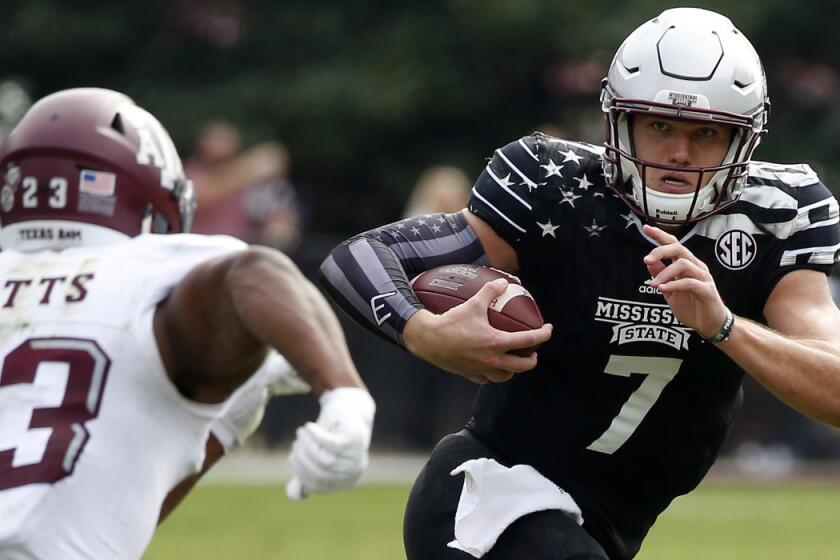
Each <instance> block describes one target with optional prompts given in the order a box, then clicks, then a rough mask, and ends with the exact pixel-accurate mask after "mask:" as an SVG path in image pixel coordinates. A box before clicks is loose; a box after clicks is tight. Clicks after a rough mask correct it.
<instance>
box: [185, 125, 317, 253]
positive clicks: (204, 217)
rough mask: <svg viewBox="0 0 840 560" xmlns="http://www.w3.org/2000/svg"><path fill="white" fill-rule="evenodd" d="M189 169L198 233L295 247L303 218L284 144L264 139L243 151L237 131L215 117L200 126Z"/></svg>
mask: <svg viewBox="0 0 840 560" xmlns="http://www.w3.org/2000/svg"><path fill="white" fill-rule="evenodd" d="M185 168H186V174H187V176H188V177H189V178H190V179H192V181H193V183H195V189H196V195H197V197H198V211H197V212H196V215H195V221H194V222H193V228H192V229H193V231H194V232H196V233H225V234H228V235H233V236H235V237H238V238H240V239H242V240H244V241H247V242H249V243H262V244H265V245H271V246H273V247H275V248H278V249H282V250H290V249H293V248H294V247H295V246H297V244H298V242H299V240H300V229H301V218H300V212H299V209H298V201H297V195H296V193H295V189H294V187H293V186H292V184H291V183H290V182H289V181H288V179H287V175H288V172H289V154H288V152H287V151H286V148H285V147H284V146H283V145H281V144H279V143H276V142H265V143H262V144H258V145H256V146H254V147H252V148H250V149H248V150H245V151H242V150H241V139H240V134H239V130H238V129H237V128H236V127H235V126H234V125H232V124H231V123H228V122H225V121H212V122H210V123H208V124H206V125H205V126H203V127H202V129H201V131H200V133H199V135H198V139H197V141H196V146H195V151H194V153H193V155H192V156H191V157H190V158H189V159H188V160H187V161H186V163H185Z"/></svg>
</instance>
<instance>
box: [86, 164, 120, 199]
mask: <svg viewBox="0 0 840 560" xmlns="http://www.w3.org/2000/svg"><path fill="white" fill-rule="evenodd" d="M116 183H117V176H116V175H115V174H113V173H108V172H107V171H91V170H90V169H82V174H81V176H80V177H79V191H81V192H84V193H89V194H97V195H100V196H113V195H114V187H115V186H116Z"/></svg>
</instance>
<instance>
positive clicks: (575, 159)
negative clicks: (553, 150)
mask: <svg viewBox="0 0 840 560" xmlns="http://www.w3.org/2000/svg"><path fill="white" fill-rule="evenodd" d="M560 153H561V154H563V155H564V156H565V159H563V163H566V162H567V161H573V162H575V165H580V160H582V159H583V157H581V156H579V155H577V154H576V153H575V152H574V150H572V149H571V148H569V151H568V152H560Z"/></svg>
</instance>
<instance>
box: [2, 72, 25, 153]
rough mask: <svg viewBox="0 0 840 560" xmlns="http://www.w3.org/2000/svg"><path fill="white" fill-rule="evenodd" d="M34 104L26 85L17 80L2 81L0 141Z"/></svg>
mask: <svg viewBox="0 0 840 560" xmlns="http://www.w3.org/2000/svg"><path fill="white" fill-rule="evenodd" d="M30 105H32V99H31V98H30V97H29V94H28V93H26V90H25V89H24V87H23V86H22V85H21V84H20V83H18V82H16V81H15V80H4V81H2V82H0V141H2V140H3V138H5V137H6V135H7V134H8V133H9V132H10V131H11V130H12V128H13V127H14V126H15V125H16V124H17V122H18V121H19V120H20V118H21V117H22V116H23V114H24V113H25V112H26V110H27V109H29V106H30Z"/></svg>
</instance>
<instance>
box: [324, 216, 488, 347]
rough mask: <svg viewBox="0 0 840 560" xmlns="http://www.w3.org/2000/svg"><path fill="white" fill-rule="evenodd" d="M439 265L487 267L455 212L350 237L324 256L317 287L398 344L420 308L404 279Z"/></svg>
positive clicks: (468, 229) (472, 236)
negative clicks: (407, 324)
mask: <svg viewBox="0 0 840 560" xmlns="http://www.w3.org/2000/svg"><path fill="white" fill-rule="evenodd" d="M445 264H481V265H486V264H488V261H487V257H486V256H485V254H484V249H483V248H482V246H481V241H480V240H479V239H478V237H477V236H476V235H475V232H474V231H473V230H472V228H471V227H470V226H469V224H468V223H467V220H466V218H465V217H464V215H463V214H461V213H456V214H430V215H426V216H419V217H415V218H408V219H405V220H402V221H399V222H395V223H393V224H389V225H387V226H383V227H381V228H378V229H375V230H371V231H368V232H365V233H362V234H360V235H357V236H355V237H352V238H350V239H348V240H347V241H345V242H344V243H342V244H340V245H339V246H338V247H336V248H335V249H333V251H332V252H331V253H330V254H329V256H327V258H326V260H325V261H324V262H323V264H322V265H321V270H320V272H321V283H322V285H323V286H324V288H325V289H326V291H327V293H328V294H329V295H330V296H331V297H332V299H333V300H334V301H335V302H336V304H337V305H338V306H339V307H341V308H342V309H344V311H345V312H347V314H349V315H350V316H351V317H352V318H353V319H355V320H356V321H357V322H358V323H359V324H360V325H362V326H363V327H365V328H366V329H368V330H369V331H371V332H373V333H374V334H376V335H378V336H380V337H382V338H384V339H385V340H388V341H390V342H394V343H396V344H398V345H400V346H402V345H403V340H402V331H403V329H404V328H405V324H406V322H408V320H409V319H410V318H411V316H412V315H414V313H416V312H417V310H418V309H422V308H423V305H422V304H421V303H420V302H419V301H418V299H417V296H416V295H415V294H414V291H413V290H412V289H411V281H410V279H411V278H414V277H415V276H416V275H418V274H420V273H421V272H423V271H425V270H429V269H431V268H435V267H437V266H442V265H445Z"/></svg>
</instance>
